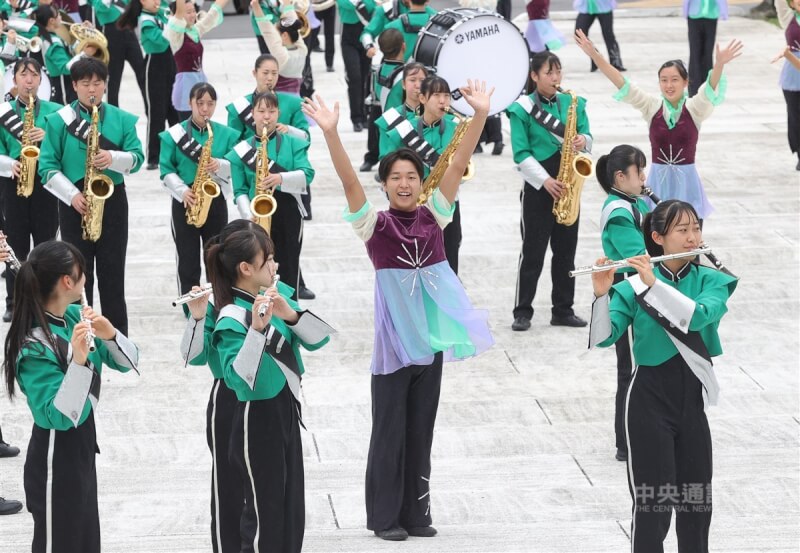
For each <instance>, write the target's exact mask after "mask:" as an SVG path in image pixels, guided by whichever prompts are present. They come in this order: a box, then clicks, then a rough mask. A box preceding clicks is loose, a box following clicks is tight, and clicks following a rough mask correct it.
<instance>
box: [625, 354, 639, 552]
mask: <svg viewBox="0 0 800 553" xmlns="http://www.w3.org/2000/svg"><path fill="white" fill-rule="evenodd" d="M632 343H633V342H631V344H632ZM631 360H633V357H631ZM638 372H639V367H638V366H637V367H636V368H635V369H634V370H633V376H631V383H630V384H629V385H628V393H627V394H626V395H625V444H626V445H627V446H628V480H629V482H630V483H631V484H630V485H631V488H632V489H633V508H632V509H631V553H633V544H634V543H636V483H635V482H634V480H633V451H632V450H631V434H630V432H629V431H628V420H629V417H630V412H629V411H628V404H629V403H630V401H631V390H633V384H634V382H636V374H637V373H638Z"/></svg>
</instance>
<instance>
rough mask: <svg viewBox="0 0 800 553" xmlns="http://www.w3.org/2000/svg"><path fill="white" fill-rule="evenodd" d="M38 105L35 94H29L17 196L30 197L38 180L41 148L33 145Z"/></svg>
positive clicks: (23, 128)
mask: <svg viewBox="0 0 800 553" xmlns="http://www.w3.org/2000/svg"><path fill="white" fill-rule="evenodd" d="M35 111H36V105H35V104H34V99H33V94H28V107H27V109H25V122H24V124H23V126H22V149H21V150H20V151H19V165H20V168H19V178H18V179H17V196H22V197H23V198H28V197H29V196H30V195H31V194H32V193H33V185H34V182H35V181H36V164H37V163H38V162H39V148H38V147H36V146H34V145H33V140H31V130H33V127H34V126H35V124H36V122H35V118H36V114H35Z"/></svg>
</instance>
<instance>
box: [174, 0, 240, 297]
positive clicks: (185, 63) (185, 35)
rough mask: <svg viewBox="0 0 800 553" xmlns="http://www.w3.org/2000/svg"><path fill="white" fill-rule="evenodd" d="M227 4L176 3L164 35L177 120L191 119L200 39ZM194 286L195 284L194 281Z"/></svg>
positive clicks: (199, 79)
mask: <svg viewBox="0 0 800 553" xmlns="http://www.w3.org/2000/svg"><path fill="white" fill-rule="evenodd" d="M227 4H228V0H216V2H214V3H213V4H211V9H210V10H209V11H208V12H201V13H200V14H198V13H197V7H196V6H195V3H194V1H193V0H176V2H174V6H175V9H174V12H173V13H174V15H172V16H171V17H170V18H169V20H168V22H167V26H166V28H165V29H164V34H165V35H166V36H167V39H168V40H169V47H170V48H171V49H172V55H173V57H174V58H175V67H176V71H177V73H176V75H175V84H174V85H173V87H172V106H173V107H174V108H175V111H177V112H178V117H179V118H180V119H181V120H184V119H188V118H189V117H190V116H191V115H192V108H191V106H190V105H189V103H190V98H189V91H190V90H192V87H193V86H194V85H196V84H197V83H206V82H208V78H207V77H206V74H205V73H204V72H203V44H202V43H201V42H200V39H201V38H202V37H203V35H204V34H206V33H207V32H209V31H210V30H211V29H213V28H215V27H218V26H219V25H221V24H222V19H223V15H222V10H223V9H224V8H225V6H226V5H227ZM195 282H196V281H195Z"/></svg>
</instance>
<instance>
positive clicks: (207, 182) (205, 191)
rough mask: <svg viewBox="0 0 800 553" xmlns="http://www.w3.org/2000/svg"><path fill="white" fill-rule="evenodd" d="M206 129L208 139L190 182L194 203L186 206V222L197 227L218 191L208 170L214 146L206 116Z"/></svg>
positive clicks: (204, 219)
mask: <svg viewBox="0 0 800 553" xmlns="http://www.w3.org/2000/svg"><path fill="white" fill-rule="evenodd" d="M206 131H207V132H208V139H207V140H206V143H205V144H203V149H202V151H201V152H200V159H199V160H198V162H197V170H196V171H195V173H194V184H192V193H193V194H194V205H193V206H191V207H187V208H186V224H188V225H192V226H193V227H197V228H201V227H202V226H203V225H205V224H206V221H207V220H208V213H209V211H210V210H211V202H213V201H214V198H216V197H217V196H219V193H220V187H219V185H218V184H217V183H216V182H214V178H213V177H212V176H211V172H210V171H209V170H208V164H209V163H210V162H211V149H212V148H213V146H214V129H213V128H212V127H211V121H210V120H209V119H208V118H206Z"/></svg>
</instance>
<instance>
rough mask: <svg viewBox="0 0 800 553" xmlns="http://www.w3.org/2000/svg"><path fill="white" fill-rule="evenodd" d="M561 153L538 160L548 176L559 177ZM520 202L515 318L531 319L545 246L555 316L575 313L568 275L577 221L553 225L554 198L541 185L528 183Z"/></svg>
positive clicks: (571, 280)
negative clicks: (550, 255) (549, 253)
mask: <svg viewBox="0 0 800 553" xmlns="http://www.w3.org/2000/svg"><path fill="white" fill-rule="evenodd" d="M560 160H561V153H560V152H559V153H556V154H555V155H554V156H552V157H550V158H548V159H546V160H545V161H541V162H540V163H541V164H542V166H543V167H544V168H545V170H547V172H548V173H549V174H550V175H553V176H554V175H557V174H558V166H559V163H560ZM520 201H521V202H522V220H521V221H520V232H521V233H522V251H521V252H520V254H519V265H518V266H519V270H518V273H517V289H516V296H515V300H514V318H516V317H525V318H526V319H531V318H533V300H534V298H535V297H536V287H537V284H538V282H539V276H540V275H541V274H542V269H543V267H544V257H545V253H546V252H547V245H548V244H549V245H550V249H551V250H552V251H553V259H552V261H551V264H550V278H551V279H552V281H553V292H552V295H551V300H552V303H553V311H552V314H553V316H554V317H568V316H570V315H573V314H574V311H573V310H572V304H573V300H574V297H575V279H574V278H570V276H569V272H570V271H571V270H573V269H574V268H575V249H576V248H577V246H578V226H579V222H580V219H579V220H578V221H575V224H574V225H572V226H570V227H568V226H565V225H560V224H558V223H556V219H555V215H553V197H552V196H551V195H550V194H549V193H548V192H547V190H545V188H544V186H542V188H540V189H539V190H536V189H535V188H534V187H533V186H531V185H530V184H528V183H527V182H526V183H525V184H524V185H523V187H522V192H521V194H520Z"/></svg>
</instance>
